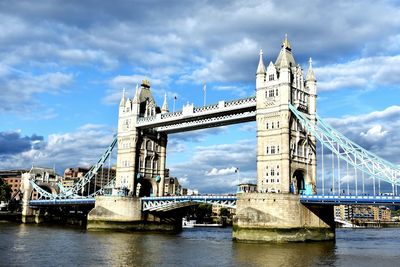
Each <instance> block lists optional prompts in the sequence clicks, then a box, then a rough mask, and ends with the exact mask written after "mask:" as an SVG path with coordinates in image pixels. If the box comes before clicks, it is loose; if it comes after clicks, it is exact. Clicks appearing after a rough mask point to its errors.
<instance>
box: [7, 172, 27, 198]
mask: <svg viewBox="0 0 400 267" xmlns="http://www.w3.org/2000/svg"><path fill="white" fill-rule="evenodd" d="M24 172H28V170H0V179H3V181H4V182H5V183H7V184H8V185H10V187H11V199H15V200H20V199H21V194H20V188H21V175H22V173H24Z"/></svg>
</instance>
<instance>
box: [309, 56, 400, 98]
mask: <svg viewBox="0 0 400 267" xmlns="http://www.w3.org/2000/svg"><path fill="white" fill-rule="evenodd" d="M315 73H316V75H317V78H318V80H319V81H318V89H319V90H321V91H327V90H336V89H341V88H347V89H358V88H363V89H369V88H379V87H383V85H388V84H391V85H396V84H398V83H399V82H400V55H396V56H380V57H366V58H362V59H356V60H353V61H348V62H345V63H339V64H331V65H326V66H323V67H320V68H316V69H315ZM383 88H384V87H383Z"/></svg>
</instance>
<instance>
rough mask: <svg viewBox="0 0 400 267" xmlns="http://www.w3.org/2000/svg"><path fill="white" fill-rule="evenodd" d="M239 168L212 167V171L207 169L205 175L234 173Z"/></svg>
mask: <svg viewBox="0 0 400 267" xmlns="http://www.w3.org/2000/svg"><path fill="white" fill-rule="evenodd" d="M236 172H237V168H236V167H230V168H225V169H219V170H218V169H217V168H212V169H211V170H210V171H206V172H205V173H204V175H205V176H219V175H227V174H232V173H236Z"/></svg>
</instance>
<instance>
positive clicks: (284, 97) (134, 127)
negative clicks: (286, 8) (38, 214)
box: [25, 37, 400, 241]
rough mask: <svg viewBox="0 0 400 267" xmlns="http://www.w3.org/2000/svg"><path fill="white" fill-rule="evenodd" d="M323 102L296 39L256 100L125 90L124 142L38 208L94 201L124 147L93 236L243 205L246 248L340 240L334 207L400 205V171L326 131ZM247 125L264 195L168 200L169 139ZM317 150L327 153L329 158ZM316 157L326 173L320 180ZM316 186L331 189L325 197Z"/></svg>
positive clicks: (239, 222) (237, 223)
mask: <svg viewBox="0 0 400 267" xmlns="http://www.w3.org/2000/svg"><path fill="white" fill-rule="evenodd" d="M316 98H317V83H316V78H315V75H314V71H313V67H312V61H311V59H310V61H309V66H308V70H307V72H306V75H304V73H303V69H302V67H301V66H300V65H299V64H297V63H296V61H295V59H294V56H293V53H292V48H291V45H290V43H289V41H288V39H287V37H286V38H285V39H284V40H283V42H282V45H281V49H280V52H279V55H278V57H277V59H276V61H275V62H272V61H271V62H269V64H268V65H267V67H266V65H265V64H264V59H263V53H262V51H260V56H259V63H258V67H257V70H256V95H255V96H253V97H249V98H244V99H238V100H233V101H220V102H218V103H216V104H214V105H208V106H203V107H194V106H193V104H189V103H188V104H186V105H184V106H183V109H182V110H181V111H177V112H169V108H168V103H167V99H166V97H165V98H164V103H163V105H162V106H161V107H159V106H157V104H156V102H155V100H154V98H153V96H152V93H151V89H150V82H149V81H146V80H144V81H143V82H142V84H141V86H140V87H139V86H137V87H136V90H135V93H134V96H133V98H132V99H130V98H128V97H127V96H126V94H125V91H124V92H123V94H122V97H121V101H120V104H119V117H118V135H117V137H116V138H115V140H114V141H113V143H112V144H111V145H110V147H109V148H108V149H107V151H106V152H105V153H104V155H103V156H102V157H101V158H100V160H99V161H98V162H97V163H96V164H95V165H94V166H93V167H92V169H91V171H89V173H88V174H87V175H86V176H85V177H83V178H82V179H81V180H80V181H79V182H78V183H77V184H76V185H75V187H74V188H73V189H72V190H61V191H62V192H60V193H59V194H56V195H55V194H50V193H48V192H47V193H45V192H41V191H40V190H41V189H39V188H36V189H37V190H38V192H40V193H41V194H42V195H43V200H38V201H36V202H33V201H32V202H31V203H32V205H36V206H40V205H42V204H43V205H50V204H55V203H57V202H58V203H62V202H63V201H64V202H65V203H64V204H65V205H66V203H67V202H70V203H71V202H74V201H75V202H76V203H77V202H78V201H80V199H82V198H85V197H83V196H82V195H80V194H79V190H81V189H82V188H83V187H84V186H85V185H86V184H87V183H88V182H89V181H90V180H91V179H93V177H95V175H96V173H97V172H98V171H99V170H100V168H101V167H102V166H103V165H104V163H105V161H106V160H107V158H108V157H109V156H110V154H111V151H112V150H113V148H114V146H115V147H116V148H117V172H116V178H115V182H113V184H112V185H111V184H110V186H111V187H112V188H113V194H112V195H111V196H106V195H102V193H103V191H101V192H96V193H94V194H93V195H90V196H87V197H86V199H88V200H86V203H89V202H90V201H93V197H95V208H94V209H93V210H92V211H91V212H90V213H89V216H88V222H89V224H88V227H89V228H119V229H121V228H122V229H140V230H143V229H164V230H171V229H175V227H177V226H178V224H180V220H179V216H181V214H180V213H179V212H178V211H179V209H181V208H183V207H186V206H189V205H194V204H196V203H199V202H206V203H219V204H220V205H227V206H231V207H234V206H235V207H236V209H237V213H236V217H235V219H234V228H233V229H234V231H233V237H234V239H237V240H247V241H304V240H329V239H333V238H334V218H333V208H332V205H335V204H340V203H357V204H362V203H365V204H371V203H372V204H381V203H390V204H397V203H399V201H400V200H399V197H398V196H397V186H398V185H400V167H399V165H396V164H393V163H390V162H388V161H386V160H384V159H381V158H380V157H378V156H376V155H375V154H373V153H371V152H369V151H367V150H365V149H363V148H362V147H360V146H358V145H357V144H355V143H353V142H352V141H350V140H349V139H348V138H346V137H345V136H343V135H342V134H341V133H339V132H338V131H337V130H335V129H334V128H333V127H331V126H330V125H329V124H328V123H326V122H325V121H324V120H323V119H322V118H320V117H319V116H318V114H317V112H316ZM247 121H256V124H257V130H256V136H257V155H256V158H257V177H256V179H257V192H252V193H239V194H237V195H236V196H213V197H207V196H198V197H192V196H186V197H175V196H174V197H167V196H165V193H164V186H165V179H166V175H167V173H166V171H165V170H166V155H167V154H166V148H167V143H168V135H169V134H173V133H177V132H183V131H191V130H197V129H203V128H209V127H218V126H222V125H229V124H236V123H242V122H247ZM317 142H319V145H320V146H321V150H322V153H321V154H320V155H317ZM324 148H325V149H328V150H329V151H331V152H332V156H331V161H332V170H330V171H329V170H327V169H328V168H327V164H325V163H324V150H323V149H324ZM318 158H319V159H318ZM317 159H318V162H319V167H321V168H320V170H319V174H318V175H317ZM341 163H342V164H341ZM344 173H346V174H345V175H346V176H347V177H351V176H352V177H354V179H353V180H354V185H350V184H349V182H348V181H347V184H344V183H343V181H341V177H343V174H344ZM359 174H362V182H360V181H359V180H360V178H358V175H359ZM365 176H366V178H365ZM317 178H319V180H320V181H321V183H322V185H321V184H319V188H321V190H320V191H319V192H317ZM365 179H369V180H370V181H372V182H373V183H372V184H373V193H374V194H373V195H372V196H371V197H369V196H365ZM381 181H382V182H385V183H389V184H390V185H391V188H392V192H391V194H392V196H389V197H387V196H379V195H380V193H381V188H380V182H381ZM25 183H26V184H27V185H28V186H27V188H32V187H35V184H34V183H32V181H25ZM377 183H378V189H376V184H377ZM29 186H31V187H29ZM325 187H328V188H329V189H328V190H327V189H325ZM361 188H362V189H361ZM351 190H353V194H352V195H351V192H350V191H351ZM345 191H346V194H345V193H344V192H345ZM121 192H124V195H121ZM317 193H318V194H317ZM89 199H90V200H89ZM40 201H42V202H40ZM46 201H47V204H46V203H45V202H46ZM52 201H53V202H52ZM84 202H85V201H81V203H84ZM25 203H26V204H25V207H27V208H26V212H25V215H26V216H28V215H29V207H28V206H29V205H28V204H27V203H29V200H28V199H25ZM60 205H61V204H60ZM82 205H84V204H82ZM173 222H176V223H177V225H173Z"/></svg>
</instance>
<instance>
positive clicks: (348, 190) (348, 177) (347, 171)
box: [346, 161, 350, 194]
mask: <svg viewBox="0 0 400 267" xmlns="http://www.w3.org/2000/svg"><path fill="white" fill-rule="evenodd" d="M346 176H347V194H349V193H350V182H349V180H350V176H349V163H348V162H347V161H346Z"/></svg>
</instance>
